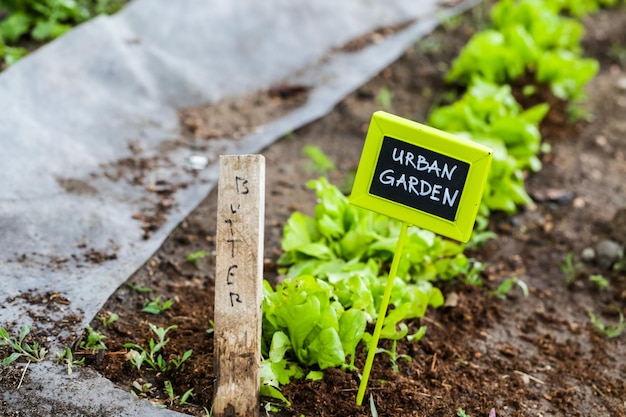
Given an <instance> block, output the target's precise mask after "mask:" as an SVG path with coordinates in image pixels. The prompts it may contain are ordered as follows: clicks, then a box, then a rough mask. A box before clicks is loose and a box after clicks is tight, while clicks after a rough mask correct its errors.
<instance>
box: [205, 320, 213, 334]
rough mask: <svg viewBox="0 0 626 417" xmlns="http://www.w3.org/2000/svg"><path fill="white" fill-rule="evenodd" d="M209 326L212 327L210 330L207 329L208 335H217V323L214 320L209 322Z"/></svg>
mask: <svg viewBox="0 0 626 417" xmlns="http://www.w3.org/2000/svg"><path fill="white" fill-rule="evenodd" d="M209 326H210V327H209V328H208V329H206V332H207V333H208V334H213V333H215V322H214V321H213V320H209Z"/></svg>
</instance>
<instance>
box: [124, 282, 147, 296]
mask: <svg viewBox="0 0 626 417" xmlns="http://www.w3.org/2000/svg"><path fill="white" fill-rule="evenodd" d="M126 286H127V287H128V288H130V289H131V290H133V291H135V292H138V293H145V292H152V288H149V287H142V286H141V285H135V284H133V283H132V282H127V283H126Z"/></svg>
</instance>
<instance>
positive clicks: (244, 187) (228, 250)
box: [213, 155, 265, 417]
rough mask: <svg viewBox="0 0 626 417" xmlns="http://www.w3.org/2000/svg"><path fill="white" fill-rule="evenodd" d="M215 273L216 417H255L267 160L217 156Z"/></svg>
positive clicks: (257, 397) (237, 156)
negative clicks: (218, 168)
mask: <svg viewBox="0 0 626 417" xmlns="http://www.w3.org/2000/svg"><path fill="white" fill-rule="evenodd" d="M219 175H220V176H219V182H218V197H217V203H218V208H217V242H216V252H217V258H216V268H215V317H214V321H215V334H214V338H215V374H216V381H215V395H214V403H213V415H214V416H216V417H236V416H241V417H249V416H253V417H254V416H258V415H259V388H260V386H259V384H260V375H259V364H260V361H261V317H262V315H261V302H262V281H263V235H264V217H265V158H264V157H263V156H262V155H235V156H220V171H219Z"/></svg>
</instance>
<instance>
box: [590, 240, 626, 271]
mask: <svg viewBox="0 0 626 417" xmlns="http://www.w3.org/2000/svg"><path fill="white" fill-rule="evenodd" d="M623 254H624V249H623V248H622V246H621V245H620V244H619V243H617V242H615V241H613V240H609V239H605V240H603V241H601V242H599V243H598V244H597V245H596V263H597V264H598V265H599V266H601V267H602V268H610V267H611V265H613V264H614V263H615V262H616V261H617V260H618V259H619V258H620V257H622V256H623Z"/></svg>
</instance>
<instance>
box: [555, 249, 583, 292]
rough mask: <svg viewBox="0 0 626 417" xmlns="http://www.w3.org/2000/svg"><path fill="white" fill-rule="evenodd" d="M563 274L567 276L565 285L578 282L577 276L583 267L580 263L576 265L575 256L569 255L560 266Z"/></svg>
mask: <svg viewBox="0 0 626 417" xmlns="http://www.w3.org/2000/svg"><path fill="white" fill-rule="evenodd" d="M559 267H560V269H561V272H563V274H565V283H566V284H568V285H569V284H572V283H573V282H574V281H575V280H576V276H577V275H578V273H579V272H580V271H581V270H582V269H583V265H582V264H581V263H579V262H576V263H574V255H573V254H572V253H568V254H567V257H566V258H565V262H564V263H562V264H561V265H559Z"/></svg>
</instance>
